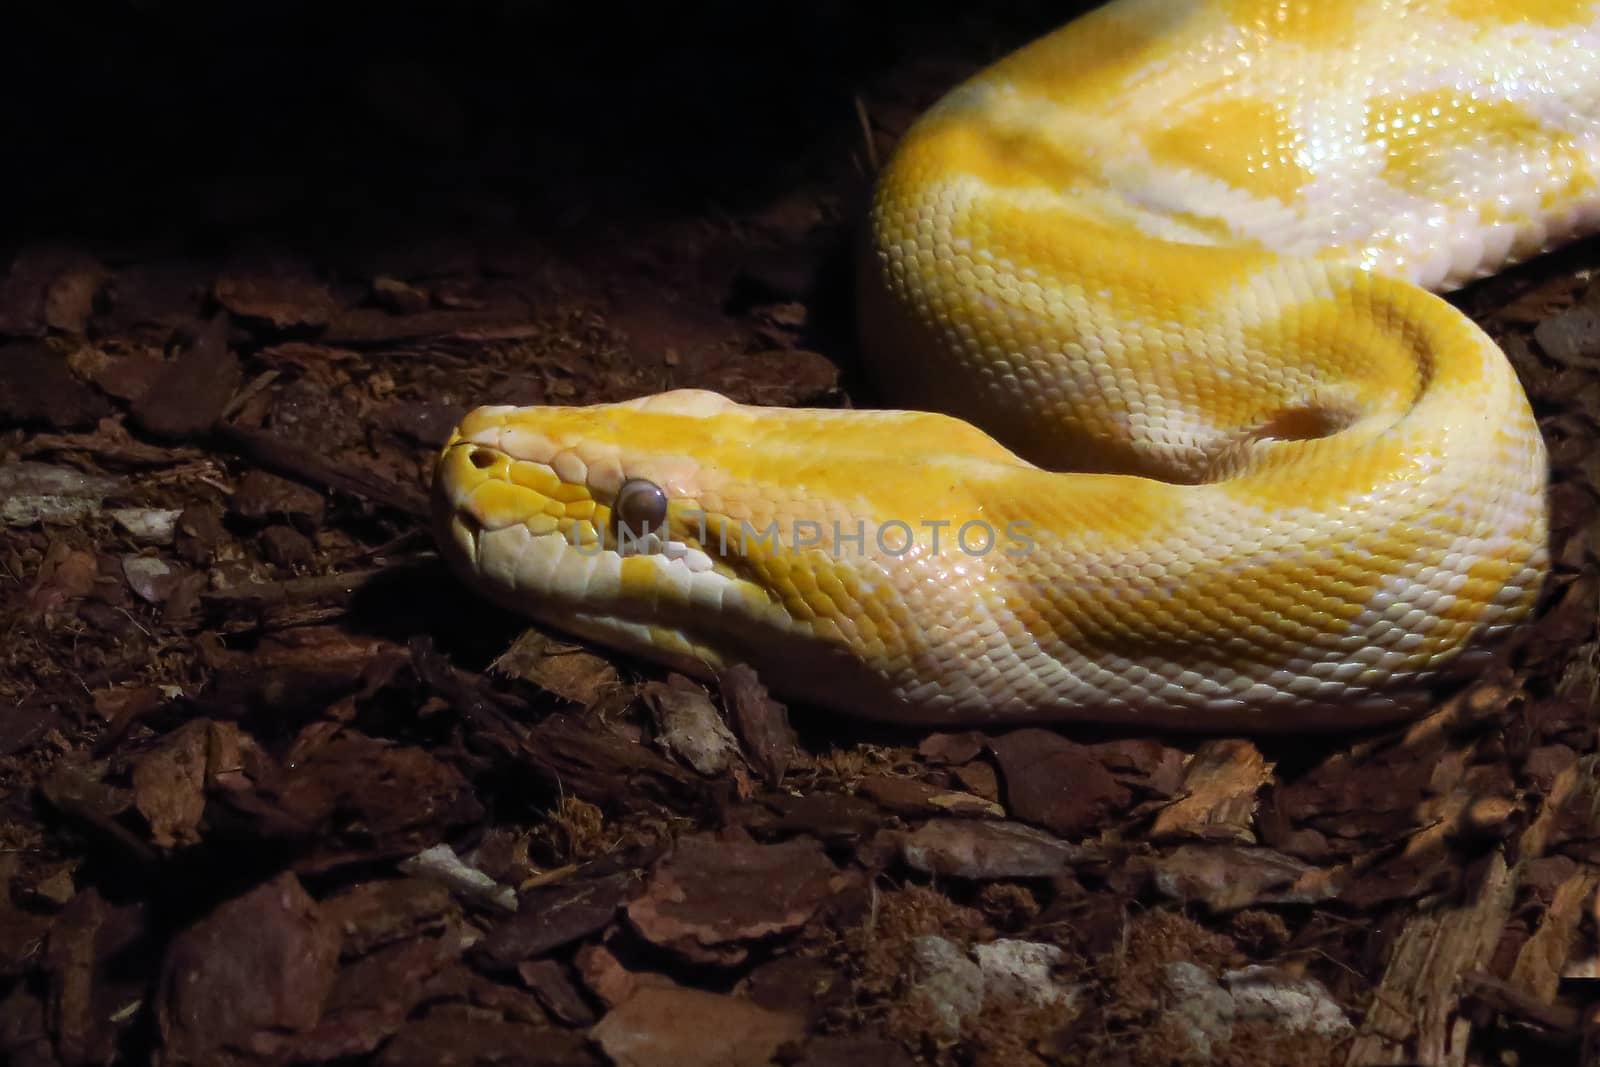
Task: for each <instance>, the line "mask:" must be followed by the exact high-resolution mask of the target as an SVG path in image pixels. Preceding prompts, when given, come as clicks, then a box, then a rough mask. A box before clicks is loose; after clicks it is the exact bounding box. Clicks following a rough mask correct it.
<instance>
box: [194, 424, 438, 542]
mask: <svg viewBox="0 0 1600 1067" xmlns="http://www.w3.org/2000/svg"><path fill="white" fill-rule="evenodd" d="M217 433H218V435H219V436H220V437H222V438H223V439H224V440H226V441H228V442H230V443H232V444H233V445H235V446H236V447H237V448H238V449H239V451H240V452H241V453H242V454H243V455H245V456H247V457H248V458H250V459H252V460H254V461H256V462H257V463H259V464H261V465H262V466H263V467H268V468H271V469H272V470H276V471H278V472H279V473H281V474H286V475H288V476H289V477H292V478H297V479H299V480H300V481H303V482H307V483H309V484H311V485H316V486H322V487H326V488H329V489H338V490H341V491H342V492H346V493H350V494H353V495H355V496H359V497H363V498H365V499H367V500H370V501H372V502H373V503H374V504H382V505H384V506H385V507H391V508H394V509H395V510H396V511H403V512H405V513H406V514H408V515H414V516H416V517H418V518H426V517H427V515H428V500H427V498H426V497H425V496H424V495H423V494H422V492H421V491H419V490H415V489H412V488H411V487H410V486H407V485H402V484H401V483H399V482H395V481H391V480H389V479H388V478H384V477H382V476H380V475H377V474H373V473H371V472H370V471H364V470H361V469H360V468H359V467H352V466H349V465H347V464H344V463H340V462H338V461H337V460H334V459H330V458H328V457H327V456H324V455H322V454H321V453H319V452H316V451H313V450H312V449H309V448H306V447H305V446H304V445H297V444H295V443H294V442H292V441H287V440H285V439H283V438H281V437H279V436H277V435H276V434H271V433H267V432H265V431H263V430H252V429H249V428H247V427H244V426H236V425H233V424H230V423H219V424H218V426H217Z"/></svg>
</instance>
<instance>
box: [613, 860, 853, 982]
mask: <svg viewBox="0 0 1600 1067" xmlns="http://www.w3.org/2000/svg"><path fill="white" fill-rule="evenodd" d="M847 884H848V879H847V878H846V877H845V876H844V875H842V874H841V873H840V872H839V870H838V868H836V867H835V866H834V865H833V863H832V862H830V861H829V860H828V858H827V856H826V855H824V854H823V851H822V846H821V845H819V844H817V843H816V842H815V841H807V840H804V839H797V840H794V841H788V842H785V843H783V844H779V845H759V844H755V843H754V842H748V841H737V840H719V839H718V838H716V837H713V836H711V835H709V834H697V835H695V836H693V837H686V838H683V839H681V840H679V842H678V847H677V850H676V851H675V852H674V853H673V854H672V855H671V856H670V857H668V858H667V859H664V860H662V861H661V862H660V863H658V864H657V865H656V869H655V871H654V872H653V873H652V874H651V878H650V882H649V885H648V886H647V888H646V890H645V893H644V895H643V896H640V897H639V898H637V899H636V900H634V901H632V902H631V903H630V904H629V905H628V920H629V922H631V923H632V924H633V926H634V928H635V929H636V930H637V931H638V932H639V934H640V935H641V936H642V937H644V938H645V939H646V940H647V941H650V942H652V943H653V944H656V945H659V946H661V947H662V948H666V949H671V950H672V951H674V952H677V953H679V954H680V955H682V956H684V957H685V958H687V959H691V960H695V961H698V962H702V963H724V964H732V963H737V962H739V961H740V960H742V959H744V957H745V956H746V954H747V953H748V952H749V948H750V944H749V943H750V942H752V941H757V940H761V939H764V938H767V937H771V936H773V935H775V934H782V933H788V932H791V931H794V930H798V929H799V928H800V927H801V926H803V925H805V923H806V921H807V920H809V919H810V918H811V916H812V915H813V914H815V913H816V911H817V909H818V908H820V907H821V906H822V905H823V904H824V903H825V902H826V901H827V900H828V899H829V898H830V897H832V896H834V895H835V894H836V893H838V892H840V891H841V890H843V889H844V888H845V886H846V885H847Z"/></svg>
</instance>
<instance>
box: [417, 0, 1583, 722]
mask: <svg viewBox="0 0 1600 1067" xmlns="http://www.w3.org/2000/svg"><path fill="white" fill-rule="evenodd" d="M1597 56H1600V5H1597V4H1593V3H1574V2H1561V0H1348V2H1342V3H1326V2H1319V0H1213V2H1194V3H1179V2H1174V0H1118V2H1115V3H1112V4H1109V5H1107V6H1105V7H1103V8H1100V9H1098V10H1096V11H1094V12H1092V13H1091V14H1089V15H1088V16H1085V17H1084V18H1082V19H1079V20H1078V21H1076V22H1074V23H1072V24H1071V25H1069V26H1067V27H1065V28H1064V29H1062V30H1060V31H1058V32H1056V33H1054V34H1052V35H1050V36H1047V37H1045V38H1042V39H1040V40H1039V41H1037V42H1035V43H1033V44H1032V45H1030V46H1028V47H1026V48H1024V49H1023V50H1021V51H1020V52H1018V53H1015V54H1014V55H1012V56H1010V57H1008V58H1007V59H1005V60H1003V61H1001V62H1000V63H998V64H997V65H995V66H994V67H992V68H990V69H989V70H987V71H985V72H983V73H982V74H980V75H978V76H977V77H976V78H974V79H973V80H972V81H970V82H968V83H966V84H965V85H963V86H961V87H959V88H957V89H955V90H954V91H953V92H951V93H950V94H949V95H948V96H947V97H946V98H945V99H944V100H943V101H941V102H940V103H939V104H938V105H936V106H935V107H934V108H933V109H932V110H931V111H930V112H929V113H928V114H927V115H925V116H924V117H923V118H922V119H921V120H919V122H918V123H917V124H916V125H915V126H914V127H913V128H912V129H911V130H910V131H908V133H907V134H906V135H905V137H904V138H903V139H902V141H901V143H900V144H899V146H898V147H897V150H896V152H895V154H894V156H893V158H892V159H891V161H890V162H889V163H888V164H887V166H886V167H885V169H884V171H883V172H882V174H881V175H880V177H879V182H878V186H877V191H876V194H875V198H874V201H873V206H872V209H871V216H870V220H869V225H868V227H867V231H868V235H867V238H866V241H865V245H864V251H863V254H862V257H861V266H860V271H859V284H858V293H859V301H858V304H859V307H858V311H859V316H860V321H861V340H862V349H863V354H864V356H865V357H866V358H867V360H868V362H869V365H870V366H871V367H872V368H873V371H874V373H875V374H876V376H877V378H878V379H879V381H880V382H881V383H882V385H883V387H884V390H885V391H886V392H887V393H888V395H890V396H891V397H892V398H893V399H894V401H895V402H896V403H898V404H903V405H905V406H906V407H907V408H915V409H924V410H917V411H912V410H905V411H889V412H840V411H819V410H779V409H766V408H755V407H746V406H741V405H737V404H734V403H732V402H730V401H727V400H725V399H724V398H722V397H720V396H716V395H715V394H710V393H704V392H699V391H693V390H684V391H678V392H674V393H667V394H662V395H659V396H656V397H649V398H643V399H640V400H637V401H631V402H628V403H625V404H616V405H603V406H592V407H583V408H561V407H548V408H521V409H512V408H504V407H498V408H497V407H490V408H483V409H479V410H478V411H476V412H474V413H473V414H472V415H470V416H469V417H468V418H467V419H466V420H465V421H464V422H463V423H462V425H461V426H460V427H459V428H458V430H457V433H456V435H455V437H454V438H453V439H452V442H451V444H450V445H449V446H447V448H446V450H445V452H444V454H443V456H442V457H441V460H440V463H439V467H438V471H437V475H436V479H435V499H436V506H437V510H438V516H439V528H440V538H441V543H442V545H443V546H444V550H445V553H446V555H447V557H448V558H450V560H451V561H452V563H453V564H454V565H455V566H456V568H457V570H458V571H459V572H460V573H461V574H462V575H463V576H465V577H466V579H467V580H468V581H469V582H471V583H472V584H473V585H474V586H475V587H476V588H478V589H481V590H482V591H483V592H484V593H486V594H487V595H489V596H491V597H493V598H494V599H496V600H499V601H500V602H502V603H504V604H506V605H508V606H511V607H513V608H515V609H517V610H520V611H522V612H525V613H527V614H531V615H533V616H535V617H537V618H540V619H543V620H545V621H547V622H550V623H552V624H554V625H556V626H558V627H561V628H564V629H566V630H569V631H571V632H575V633H578V634H581V635H585V636H588V637H591V638H593V639H595V640H597V641H600V642H602V643H605V644H609V645H614V646H617V647H621V648H624V649H627V650H630V651H633V652H636V653H639V654H642V655H644V656H647V657H649V658H652V659H656V660H660V661H663V662H666V663H669V664H672V665H674V666H676V667H679V668H681V669H685V670H689V671H692V672H694V673H698V674H702V675H704V674H707V673H712V672H714V671H715V670H716V669H718V668H719V667H721V666H723V665H725V664H727V663H729V662H733V661H746V662H750V663H753V664H754V665H755V666H756V667H757V668H758V669H759V670H760V671H761V672H762V674H763V675H764V676H765V677H766V678H767V679H768V680H769V681H770V682H771V683H772V684H773V685H774V686H775V687H776V688H777V689H779V690H780V691H782V692H786V693H788V694H789V695H792V696H796V697H799V698H802V699H807V700H811V701H815V702H818V703H821V704H824V705H828V706H832V707H835V708H839V709H841V710H845V711H849V712H854V713H858V714H862V715H867V716H871V717H875V718H882V719H892V720H899V721H918V722H932V723H946V724H949V723H958V722H983V721H996V720H1022V719H1053V720H1073V719H1076V720H1098V721H1106V722H1115V723H1145V724H1162V725H1173V726H1180V727H1189V728H1201V729H1212V728H1224V727H1226V728H1236V727H1246V728H1256V729H1300V728H1319V727H1336V726H1340V725H1346V724H1355V723H1359V722H1371V721H1378V720H1383V719H1392V718H1396V717H1400V716H1403V715H1406V714H1409V713H1411V712H1414V711H1415V710H1417V709H1418V708H1420V707H1421V706H1423V699H1424V696H1425V694H1426V692H1427V689H1428V687H1429V686H1430V685H1431V684H1432V683H1433V682H1435V681H1436V680H1438V679H1439V678H1440V677H1441V676H1442V675H1443V674H1445V673H1447V672H1449V671H1452V670H1454V669H1459V668H1463V667H1466V666H1470V664H1471V663H1472V662H1473V656H1474V655H1475V652H1476V650H1479V649H1485V648H1490V647H1492V646H1493V644H1494V641H1495V639H1496V638H1497V637H1498V636H1499V635H1501V634H1503V633H1504V632H1505V631H1506V630H1507V629H1508V628H1510V627H1512V626H1513V625H1515V624H1516V623H1517V622H1519V621H1520V620H1522V619H1523V618H1524V617H1525V616H1526V615H1527V614H1528V613H1529V611H1530V610H1531V608H1532V605H1533V602H1534V599H1535V597H1536V595H1537V592H1538V589H1539V586H1540V582H1541V580H1542V576H1543V574H1544V571H1545V568H1546V566H1547V560H1546V550H1545V481H1546V460H1545V454H1544V450H1543V445H1542V443H1541V439H1540V437H1539V433H1538V430H1537V427H1536V426H1535V423H1534V419H1533V414H1532V411H1531V410H1530V407H1529V404H1528V401H1527V398H1526V396H1525V395H1524V393H1523V391H1522V389H1521V387H1520V386H1519V384H1518V382H1517V379H1516V377H1515V375H1514V373H1513V371H1512V369H1511V367H1510V366H1509V365H1508V363H1507V361H1506V359H1505V357H1504V355H1503V354H1502V353H1501V352H1500V351H1499V349H1498V348H1497V347H1496V346H1495V345H1494V343H1493V342H1492V341H1491V340H1490V339H1489V338H1488V337H1487V336H1486V335H1485V334H1484V333H1483V332H1482V331H1481V330H1480V329H1479V328H1478V327H1477V326H1475V325H1474V324H1473V323H1472V322H1471V321H1470V320H1469V319H1467V318H1466V317H1465V316H1464V315H1463V314H1461V313H1460V312H1459V311H1458V310H1456V309H1455V308H1453V307H1452V306H1451V305H1449V304H1448V303H1446V302H1445V301H1443V300H1442V299H1440V298H1439V297H1437V296H1435V295H1433V294H1432V293H1430V292H1429V291H1428V290H1436V291H1438V290H1447V289H1450V288H1453V287H1456V286H1459V285H1461V284H1463V283H1464V282H1466V281H1469V280H1471V279H1473V278H1475V277H1479V276H1482V275H1484V274H1487V273H1491V272H1493V271H1495V270H1497V269H1499V268H1501V267H1503V266H1504V265H1506V264H1508V263H1511V262H1514V261H1517V260H1520V259H1524V258H1526V257H1528V256H1530V255H1533V254H1535V253H1537V252H1540V251H1542V250H1544V249H1547V248H1549V247H1551V246H1553V245H1555V244H1558V243H1561V242H1563V241H1565V240H1568V239H1571V238H1573V237H1576V236H1579V235H1582V234H1584V233H1588V232H1592V231H1593V230H1594V229H1595V228H1596V226H1597V223H1600V188H1597V179H1600V61H1597V59H1596V57H1597ZM935 412H938V414H935ZM641 502H642V503H641ZM635 519H642V520H644V522H643V524H647V525H650V526H652V530H651V531H650V532H649V533H648V534H646V535H645V536H644V537H642V538H637V539H636V538H634V537H629V536H625V535H624V534H625V533H639V532H641V531H639V530H638V529H636V527H637V526H638V525H641V524H640V523H635V522H634V520H635ZM619 520H621V525H622V526H624V527H627V528H628V529H627V530H626V531H623V532H619V530H618V524H619ZM652 520H654V521H652Z"/></svg>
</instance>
